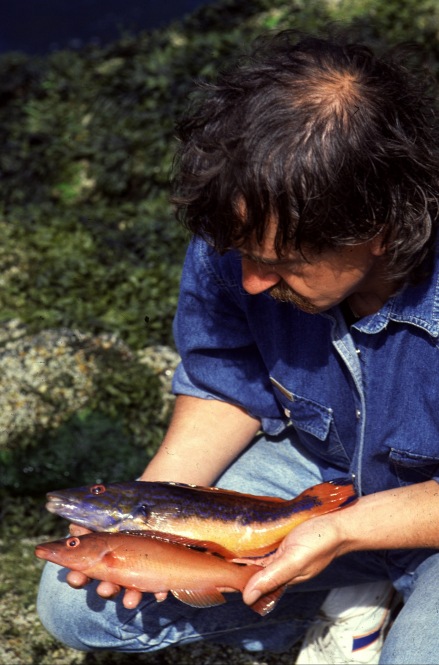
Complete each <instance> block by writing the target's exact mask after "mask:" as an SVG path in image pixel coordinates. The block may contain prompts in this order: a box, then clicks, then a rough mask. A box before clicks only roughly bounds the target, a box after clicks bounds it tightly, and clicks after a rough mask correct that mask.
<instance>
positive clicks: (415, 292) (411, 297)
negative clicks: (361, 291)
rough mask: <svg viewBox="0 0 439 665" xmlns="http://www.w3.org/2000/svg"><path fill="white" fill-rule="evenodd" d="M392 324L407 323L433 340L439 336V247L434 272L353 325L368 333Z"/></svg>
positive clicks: (378, 330) (408, 286)
mask: <svg viewBox="0 0 439 665" xmlns="http://www.w3.org/2000/svg"><path fill="white" fill-rule="evenodd" d="M389 321H396V322H398V323H408V324H411V325H414V326H416V327H418V328H422V329H423V330H425V331H426V332H428V333H429V334H430V335H431V336H432V337H438V336H439V246H438V245H437V246H436V252H435V257H434V265H433V272H432V274H431V275H430V277H428V278H427V279H426V280H424V281H423V282H421V283H420V284H417V285H415V286H412V285H407V286H406V287H405V288H403V289H402V290H401V291H400V292H399V293H397V294H396V295H394V296H392V298H389V300H388V301H387V302H386V303H385V305H383V307H382V308H381V309H380V310H379V312H376V314H372V315H370V316H366V317H364V318H363V319H361V320H360V321H358V322H357V323H355V324H354V328H356V329H357V330H360V331H362V332H365V333H369V334H372V333H377V332H380V331H381V330H383V329H384V328H385V327H386V326H387V324H388V323H389Z"/></svg>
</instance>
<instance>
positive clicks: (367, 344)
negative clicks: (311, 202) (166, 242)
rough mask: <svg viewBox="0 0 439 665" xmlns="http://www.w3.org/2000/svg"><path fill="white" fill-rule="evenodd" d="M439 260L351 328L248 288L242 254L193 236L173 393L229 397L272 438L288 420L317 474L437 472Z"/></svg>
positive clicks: (394, 477)
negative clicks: (430, 271) (426, 276)
mask: <svg viewBox="0 0 439 665" xmlns="http://www.w3.org/2000/svg"><path fill="white" fill-rule="evenodd" d="M438 278H439V260H437V259H436V261H435V271H434V274H433V275H432V276H431V278H430V279H429V280H428V281H425V282H423V283H421V284H420V285H417V286H408V287H406V288H405V289H404V290H403V291H402V292H401V293H399V294H397V295H395V296H394V297H392V298H391V299H390V300H388V302H387V303H386V304H385V305H384V306H383V307H382V309H381V310H380V311H379V312H377V313H376V314H373V315H371V316H367V317H364V318H363V319H361V320H360V321H358V322H357V323H355V324H354V325H352V326H350V329H349V328H348V327H347V325H346V322H345V319H344V317H343V315H342V313H341V311H340V308H339V307H335V308H333V309H331V310H328V311H327V312H324V313H322V314H306V313H304V312H301V311H299V310H298V309H297V308H295V307H294V306H293V305H291V304H288V303H281V302H277V301H275V300H274V299H273V298H272V297H271V296H270V295H269V294H268V293H266V292H264V293H262V294H258V295H249V294H248V293H246V292H245V291H244V289H243V287H242V284H241V261H240V257H239V255H238V253H236V252H233V251H230V252H228V253H227V254H225V255H224V256H220V255H218V254H217V253H216V252H215V251H213V250H212V249H211V248H210V247H208V246H207V245H206V244H205V243H204V242H203V241H201V240H198V239H195V240H193V241H192V243H191V245H190V247H189V250H188V253H187V257H186V262H185V266H184V270H183V276H182V284H181V295H180V300H179V305H178V309H177V314H176V318H175V323H174V334H175V340H176V343H177V347H178V350H179V352H180V355H181V358H182V362H181V364H180V366H179V367H178V369H177V371H176V374H175V378H174V386H173V389H174V392H176V393H182V394H187V395H194V396H198V397H203V398H216V399H220V400H225V401H227V402H230V403H233V404H237V405H240V406H242V407H243V408H244V409H246V410H247V411H248V412H249V413H250V414H251V415H253V416H255V417H257V418H259V419H260V420H261V422H262V427H263V429H264V430H265V431H266V432H267V433H269V434H277V433H280V432H281V431H282V430H283V429H284V428H286V427H290V426H293V427H294V428H295V430H296V432H297V434H298V436H299V438H300V440H301V442H302V443H303V444H304V445H305V446H306V447H307V448H309V449H310V450H311V451H312V452H313V453H314V454H315V455H317V457H318V459H319V460H320V466H321V469H322V474H323V477H324V478H325V479H330V478H334V477H336V476H340V475H344V474H349V473H350V474H352V476H353V477H354V478H355V482H356V485H357V489H358V491H359V492H361V493H365V494H369V493H371V492H376V491H380V490H385V489H389V488H392V487H397V486H400V485H406V484H411V483H415V482H419V481H424V480H427V479H429V478H435V479H436V480H438V479H439V371H438V365H437V362H438V360H439V353H438V344H439V342H438V336H439V284H438Z"/></svg>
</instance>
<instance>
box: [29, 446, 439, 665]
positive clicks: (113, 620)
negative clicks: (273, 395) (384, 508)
mask: <svg viewBox="0 0 439 665" xmlns="http://www.w3.org/2000/svg"><path fill="white" fill-rule="evenodd" d="M335 475H336V474H335ZM319 482H321V473H320V471H319V468H318V466H317V464H316V462H315V461H314V460H313V459H312V458H311V457H310V456H309V454H308V453H306V452H305V451H304V450H303V449H301V448H300V446H299V445H298V444H297V442H294V446H293V445H292V443H291V439H290V438H286V439H283V440H276V439H272V438H271V439H268V440H267V439H265V438H263V437H259V438H258V439H257V440H256V441H255V442H254V443H253V444H252V445H251V446H250V447H249V448H248V449H247V450H246V451H244V453H243V454H242V455H241V456H240V457H239V458H238V459H237V460H236V461H235V462H234V463H233V464H232V465H231V466H230V467H229V469H228V470H227V471H226V472H225V473H224V474H223V475H222V476H221V478H220V479H219V480H218V483H217V484H218V485H219V486H221V487H225V488H229V489H237V490H239V491H241V492H248V493H252V494H265V495H273V496H281V497H285V498H289V497H291V496H294V495H296V494H298V493H300V492H301V491H303V490H304V489H306V488H308V487H310V486H311V485H315V484H317V483H319ZM66 573H67V571H66V570H65V569H63V568H60V567H59V566H56V565H54V564H50V563H49V564H47V565H46V566H45V568H44V571H43V576H42V579H41V585H40V590H39V594H38V612H39V615H40V618H41V621H42V622H43V624H44V625H45V627H46V628H47V630H48V631H49V632H50V633H52V634H53V635H54V636H55V637H56V638H58V639H59V640H60V641H61V642H63V643H64V644H66V645H68V646H70V647H73V648H75V649H78V650H85V651H88V650H90V651H93V650H99V649H106V650H111V651H123V652H133V653H134V652H149V651H154V650H157V649H162V648H164V647H167V646H171V645H177V644H180V645H181V644H188V643H190V642H194V641H197V640H202V639H203V640H210V641H213V642H216V643H222V644H228V645H233V646H238V647H241V648H244V649H247V650H249V651H258V650H262V649H267V650H271V651H283V650H286V649H288V648H290V647H291V646H292V645H293V644H294V643H295V642H296V641H297V640H299V639H300V638H301V637H302V636H303V634H304V633H305V632H306V629H307V628H308V626H309V625H310V623H311V622H312V620H313V619H314V618H315V615H316V614H317V612H318V610H319V608H320V606H321V604H322V603H323V601H324V599H325V597H326V595H327V593H328V591H329V590H330V589H331V588H334V587H342V586H346V585H351V584H361V583H364V582H367V581H376V580H380V579H389V576H390V573H389V567H388V564H387V560H386V556H385V554H384V553H379V552H359V553H353V554H349V555H346V556H344V557H340V558H339V559H337V560H336V561H334V562H333V563H332V564H331V565H330V566H328V568H327V569H326V570H325V571H323V572H322V573H321V574H320V575H318V576H317V577H315V578H314V579H312V580H309V581H308V582H305V583H302V584H299V585H297V586H294V587H291V589H289V590H288V591H287V593H285V594H284V596H283V597H282V598H281V600H280V602H279V603H278V605H277V607H276V608H275V609H274V610H273V611H272V612H271V613H270V614H269V615H267V616H266V617H260V616H259V615H258V614H256V613H255V612H253V611H252V610H251V609H249V608H248V607H247V606H245V605H244V603H243V602H242V599H241V595H240V594H238V593H234V594H227V603H225V604H224V605H220V606H218V607H212V608H207V609H196V608H193V607H189V606H188V605H185V604H183V603H181V602H179V601H178V600H176V599H175V598H173V597H172V596H171V595H169V597H168V599H167V600H166V601H164V602H163V603H157V602H156V601H155V599H154V597H153V596H152V595H151V594H144V595H143V600H142V603H141V604H140V605H139V607H138V608H136V609H135V610H127V609H125V608H124V607H123V605H122V602H121V599H120V597H118V598H117V599H115V600H104V599H102V598H100V597H99V596H98V595H97V594H96V592H95V588H96V584H95V583H91V584H89V585H88V586H87V587H86V588H85V589H80V590H77V589H75V590H74V589H71V588H70V587H69V586H68V585H67V583H65V576H66ZM393 577H395V576H393ZM438 578H439V555H438V554H432V556H430V557H429V558H428V559H426V560H425V561H424V562H423V563H422V564H421V565H419V566H418V567H417V568H416V570H414V571H413V570H412V571H410V572H409V573H406V571H404V570H401V574H400V576H399V578H398V579H396V580H395V579H394V583H395V586H396V587H397V588H398V590H400V591H401V592H402V593H403V595H404V598H405V600H406V603H405V605H404V608H403V610H402V611H401V613H400V615H399V616H398V618H397V620H396V621H395V623H394V625H393V627H392V629H391V631H390V633H389V635H388V638H387V640H386V645H385V648H384V650H383V654H382V659H381V661H380V662H382V663H389V664H390V663H392V664H393V665H395V664H397V663H410V664H412V665H413V664H415V663H437V662H438V661H437V653H438V649H439V637H438V635H439V633H438V631H437V616H438V612H439V594H438V593H437V592H436V588H437V579H438Z"/></svg>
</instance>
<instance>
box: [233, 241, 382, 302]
mask: <svg viewBox="0 0 439 665" xmlns="http://www.w3.org/2000/svg"><path fill="white" fill-rule="evenodd" d="M274 233H275V228H272V229H269V231H268V233H267V235H266V238H265V239H264V241H263V242H262V243H261V244H255V245H251V246H248V247H245V248H242V249H241V255H242V284H243V287H244V289H245V290H246V291H247V292H248V293H250V294H252V295H254V294H257V293H262V292H263V291H266V290H268V291H269V293H270V294H271V295H272V297H273V298H276V299H278V300H282V301H285V302H291V303H293V304H294V305H296V306H297V307H298V308H299V309H301V310H303V311H305V312H309V313H311V314H315V313H318V312H324V311H325V310H327V309H329V308H330V307H333V306H334V305H338V304H339V303H340V302H342V301H343V300H345V299H346V298H349V300H350V301H351V299H352V301H353V302H354V301H355V300H356V299H358V298H360V300H361V301H362V302H363V301H367V302H369V305H370V304H371V303H372V301H376V302H378V300H379V303H380V304H382V302H384V300H385V299H386V298H387V296H388V293H387V288H386V286H384V283H383V282H384V281H383V258H382V255H383V253H384V250H383V248H382V245H381V241H380V240H379V238H374V239H372V240H370V241H367V242H364V243H361V244H358V245H350V246H346V247H343V248H340V249H337V250H327V251H324V252H322V253H320V254H318V255H315V256H313V255H311V254H310V255H308V254H306V255H305V257H304V256H302V254H301V253H300V252H298V251H295V250H293V251H291V252H290V253H289V254H288V255H287V256H286V257H285V258H282V259H279V258H278V257H277V255H276V252H275V250H274ZM387 286H388V285H387ZM384 291H385V293H384ZM375 296H376V297H375ZM381 296H383V297H382V298H381ZM379 306H380V305H376V307H374V308H373V309H374V310H375V311H376V310H377V309H379ZM364 313H369V312H364Z"/></svg>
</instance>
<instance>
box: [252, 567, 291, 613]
mask: <svg viewBox="0 0 439 665" xmlns="http://www.w3.org/2000/svg"><path fill="white" fill-rule="evenodd" d="M291 579H292V573H291V564H290V565H288V563H286V562H282V559H278V560H276V561H274V562H273V563H270V564H269V565H268V566H267V567H266V568H263V569H262V570H261V571H260V572H257V573H256V574H255V575H253V576H252V577H251V578H250V579H249V581H248V582H247V584H246V586H245V588H244V591H243V593H242V597H243V600H244V602H245V603H246V604H247V605H253V603H255V602H256V601H257V600H259V598H260V597H261V596H265V595H266V594H268V593H272V592H273V591H276V590H277V589H279V588H280V587H282V586H284V585H285V584H288V583H289V582H290V580H291Z"/></svg>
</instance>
